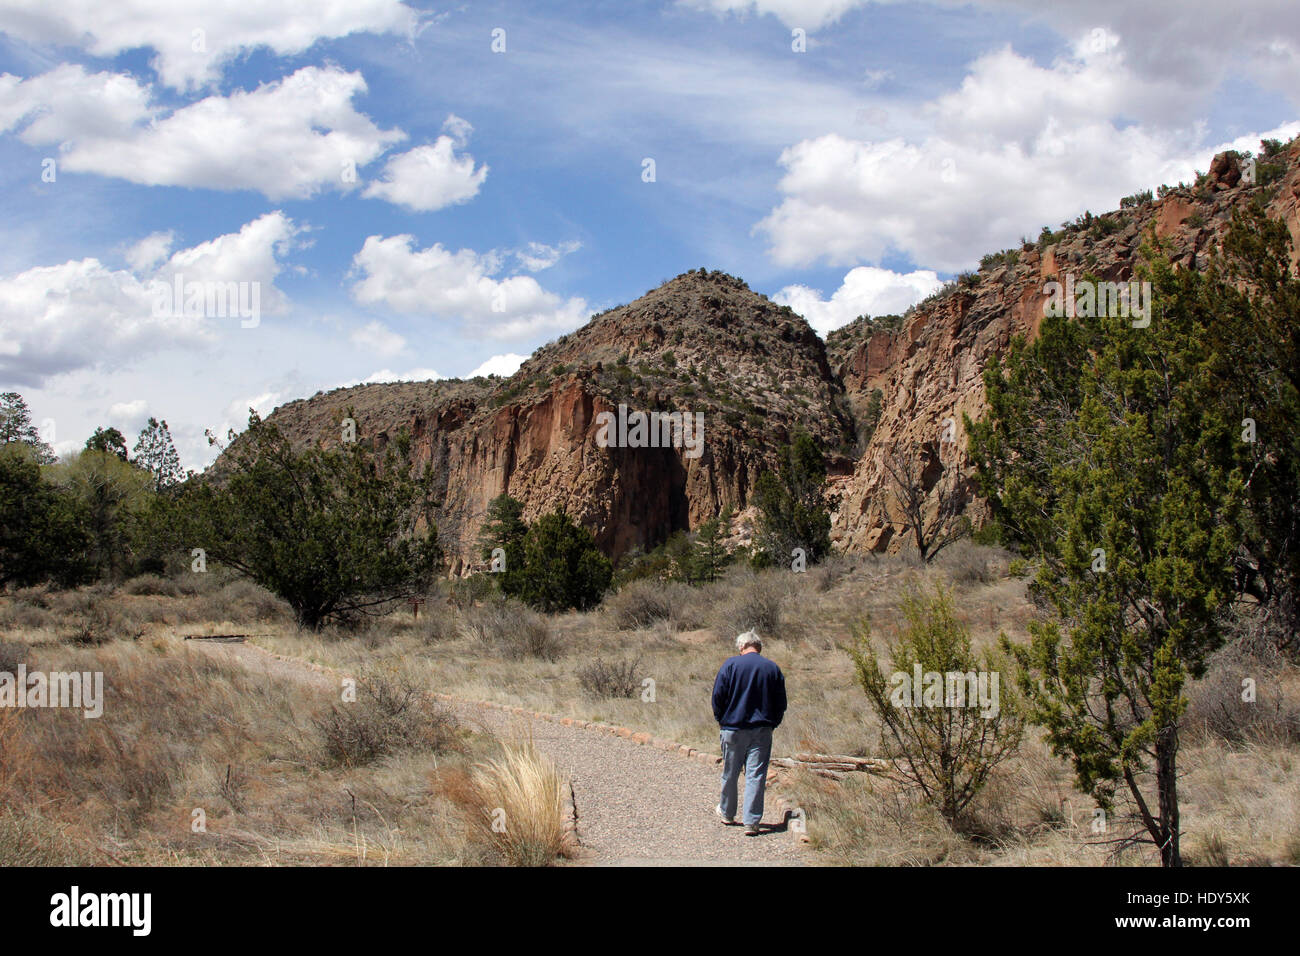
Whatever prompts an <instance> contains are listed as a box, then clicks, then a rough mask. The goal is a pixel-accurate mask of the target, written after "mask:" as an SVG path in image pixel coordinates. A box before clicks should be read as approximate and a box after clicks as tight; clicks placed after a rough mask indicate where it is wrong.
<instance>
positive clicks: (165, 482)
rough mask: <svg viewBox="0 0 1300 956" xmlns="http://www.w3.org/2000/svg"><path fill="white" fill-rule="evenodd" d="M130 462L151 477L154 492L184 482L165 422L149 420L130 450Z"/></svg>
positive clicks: (154, 419) (183, 472)
mask: <svg viewBox="0 0 1300 956" xmlns="http://www.w3.org/2000/svg"><path fill="white" fill-rule="evenodd" d="M131 460H132V461H133V462H135V464H137V465H139V466H140V467H141V468H143V469H145V470H146V471H148V472H149V473H150V474H152V475H153V479H154V490H155V491H165V490H166V489H168V488H172V487H175V486H176V485H178V484H180V483H181V482H182V481H184V480H185V469H183V468H182V467H181V459H180V455H178V454H176V445H175V444H174V443H173V442H172V435H171V430H170V429H168V427H167V422H166V420H163V421H161V422H160V421H159V420H158V419H156V418H152V417H151V418H150V419H149V422H148V424H146V425H145V427H144V428H143V429H141V431H140V438H139V439H138V440H137V441H136V443H135V448H134V449H132V452H131Z"/></svg>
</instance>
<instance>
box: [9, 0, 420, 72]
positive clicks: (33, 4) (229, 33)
mask: <svg viewBox="0 0 1300 956" xmlns="http://www.w3.org/2000/svg"><path fill="white" fill-rule="evenodd" d="M418 19H419V18H418V15H417V14H416V12H415V11H414V10H412V9H411V8H410V7H407V6H404V5H403V4H402V3H400V2H398V0H348V2H347V3H324V4H322V3H303V2H301V0H258V2H256V3H248V2H245V0H114V2H112V3H103V2H100V0H59V2H58V3H49V2H47V0H7V2H6V3H5V4H4V5H3V6H2V7H0V30H3V31H4V32H6V33H9V34H11V35H13V36H16V37H20V38H22V39H23V40H26V41H27V42H29V43H33V44H39V45H49V46H78V47H81V48H82V49H85V50H86V51H87V52H89V53H91V54H93V55H94V56H99V57H112V56H116V55H117V54H119V53H122V52H125V51H127V50H134V49H138V48H139V47H150V48H152V49H153V50H154V51H156V52H155V55H154V57H153V59H152V61H151V65H152V66H153V68H154V69H155V70H157V71H158V74H159V76H160V77H161V78H162V80H163V82H165V83H167V84H168V85H169V86H175V87H189V86H192V85H196V84H202V83H207V82H210V81H212V80H214V79H216V78H217V77H218V76H219V75H220V72H221V69H222V67H223V66H224V64H225V63H227V62H228V61H229V60H230V59H231V58H233V57H234V56H235V55H236V54H238V53H240V52H242V51H246V50H251V49H254V48H257V47H269V48H270V49H272V50H273V51H275V53H277V54H279V55H280V56H289V55H293V54H298V53H302V52H304V51H306V50H308V49H309V48H310V47H311V46H312V45H313V44H315V43H316V42H317V41H318V40H322V39H330V38H335V37H343V36H347V35H348V34H351V33H362V32H365V33H391V34H399V35H404V36H411V35H412V34H413V33H414V31H415V29H416V27H417V25H418ZM196 31H201V32H196Z"/></svg>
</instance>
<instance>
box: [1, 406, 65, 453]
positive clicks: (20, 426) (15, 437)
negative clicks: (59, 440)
mask: <svg viewBox="0 0 1300 956" xmlns="http://www.w3.org/2000/svg"><path fill="white" fill-rule="evenodd" d="M11 443H20V444H23V445H27V446H28V447H29V448H31V450H32V452H33V454H34V455H35V458H36V462H37V464H41V465H52V464H54V463H55V462H56V461H58V456H56V455H55V454H54V451H53V450H52V449H51V448H50V446H49V445H47V444H46V443H45V441H44V440H43V439H42V438H41V433H40V432H39V431H37V429H36V426H34V425H33V424H32V415H31V412H30V411H29V410H28V408H27V402H25V401H24V400H23V397H22V396H21V395H19V394H18V393H17V392H3V393H0V445H8V444H11Z"/></svg>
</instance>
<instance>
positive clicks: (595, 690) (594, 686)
mask: <svg viewBox="0 0 1300 956" xmlns="http://www.w3.org/2000/svg"><path fill="white" fill-rule="evenodd" d="M640 670H641V658H639V657H638V658H637V659H636V660H632V661H622V662H620V663H612V662H610V661H606V660H603V659H602V658H601V657H600V656H599V655H598V656H597V657H596V659H595V660H594V661H592V662H591V663H590V664H587V665H586V666H584V667H580V668H579V669H578V673H577V677H578V686H579V687H581V688H582V692H583V693H584V694H586V695H587V696H588V697H595V698H598V699H604V698H608V697H635V696H636V692H637V690H638V689H639V688H640V686H641V681H640V680H639V678H638V676H637V675H638V674H639V673H640Z"/></svg>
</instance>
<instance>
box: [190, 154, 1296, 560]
mask: <svg viewBox="0 0 1300 956" xmlns="http://www.w3.org/2000/svg"><path fill="white" fill-rule="evenodd" d="M1261 168H1263V167H1261ZM1256 172H1257V175H1256V177H1255V178H1256V182H1253V183H1252V182H1251V181H1250V179H1251V177H1250V175H1249V174H1248V173H1247V172H1246V170H1244V169H1243V167H1242V165H1241V163H1240V162H1238V160H1237V159H1236V158H1235V157H1233V156H1230V155H1224V156H1219V157H1215V160H1214V162H1213V164H1212V165H1211V168H1210V171H1209V173H1208V174H1206V175H1205V176H1204V177H1201V179H1200V180H1198V182H1197V183H1196V184H1194V185H1191V186H1179V187H1176V188H1173V189H1169V190H1163V189H1162V190H1161V196H1160V198H1159V199H1152V200H1146V201H1137V202H1135V203H1134V204H1131V205H1130V206H1129V207H1128V208H1126V209H1123V210H1120V211H1118V212H1113V213H1108V214H1105V215H1102V216H1097V217H1093V216H1091V215H1088V216H1085V217H1083V218H1081V219H1080V220H1078V221H1076V223H1074V224H1072V225H1071V226H1069V227H1066V228H1064V229H1063V230H1061V231H1060V232H1058V233H1056V234H1054V235H1053V236H1052V237H1051V239H1050V241H1047V240H1043V241H1040V243H1039V244H1030V245H1026V246H1025V247H1023V248H1022V249H1020V250H1015V251H1012V252H1010V253H1006V254H1002V255H1001V256H998V257H993V259H991V260H990V262H989V263H988V265H987V267H986V268H984V269H983V270H982V271H981V272H980V273H978V274H976V275H970V276H965V277H963V278H962V279H961V280H959V281H958V282H956V283H954V284H953V285H952V286H951V287H950V288H948V289H947V290H945V291H944V292H943V293H941V294H937V295H935V296H933V297H931V299H929V300H927V301H926V302H924V303H921V304H920V305H918V306H916V307H914V308H913V309H911V310H909V312H908V314H907V315H905V316H903V317H897V316H893V317H885V318H882V319H869V318H863V319H859V320H858V321H856V322H854V323H852V324H851V325H849V326H846V327H845V328H843V329H840V330H838V331H837V332H835V333H833V334H832V335H831V336H829V337H828V340H827V342H826V343H825V344H823V343H822V341H821V340H820V339H819V338H818V337H817V335H816V334H815V333H814V332H813V330H812V329H811V328H810V327H809V326H808V324H807V323H806V322H805V321H804V320H803V319H802V318H800V317H799V316H798V315H796V314H795V313H794V312H792V311H791V310H790V309H788V308H786V307H783V306H777V305H776V304H774V303H773V302H771V301H770V300H768V299H766V298H765V297H763V296H761V295H757V294H756V293H754V292H752V291H751V290H750V289H749V288H748V287H747V286H746V285H745V284H744V283H743V282H742V281H740V280H739V279H736V278H734V277H732V276H728V275H725V274H723V273H718V272H712V273H705V272H704V271H703V270H700V271H698V272H689V273H686V274H684V275H682V276H678V277H677V278H676V279H673V280H671V281H669V282H666V283H664V284H663V285H662V286H660V287H658V288H656V289H652V290H651V291H650V292H648V293H647V294H646V295H644V296H642V297H641V298H640V299H638V300H636V301H635V302H633V303H631V304H629V305H625V306H620V307H618V308H615V309H611V310H608V311H607V312H605V313H602V314H600V315H597V316H593V318H592V319H591V320H590V321H589V322H588V323H587V324H586V325H585V326H583V327H582V328H581V329H578V330H577V331H575V332H573V333H571V334H569V335H566V336H563V337H561V338H560V339H558V340H556V341H555V342H552V343H550V344H548V345H546V346H543V347H542V348H540V349H538V350H537V352H535V353H534V354H533V356H532V357H531V358H530V359H529V360H528V361H527V362H525V363H524V365H523V366H522V367H521V368H520V369H519V371H518V372H516V373H515V374H514V375H512V376H510V377H509V378H506V379H501V378H495V377H493V378H478V379H474V380H472V381H465V382H461V381H442V382H425V383H405V384H391V385H364V386H356V387H353V388H348V389H338V390H335V391H332V392H329V393H317V395H315V396H313V397H312V398H310V399H304V400H301V401H297V402H291V403H289V404H288V405H285V406H283V407H282V408H279V409H277V410H276V411H275V413H274V414H273V415H272V416H271V418H272V420H274V421H275V422H276V424H278V425H279V426H280V427H281V428H282V429H283V430H284V431H285V433H286V434H287V435H288V436H289V437H290V438H291V439H293V440H294V441H298V442H309V441H312V442H322V443H325V444H330V443H333V442H337V441H338V440H339V425H338V423H339V421H340V419H342V418H343V417H344V416H345V415H347V414H348V413H349V410H351V414H352V416H353V417H354V418H355V420H356V423H357V436H358V439H359V440H361V441H363V442H369V443H371V445H372V446H373V447H375V448H382V447H383V445H384V444H385V443H386V442H387V441H389V440H391V438H392V437H393V436H394V435H395V434H396V433H397V432H398V431H399V430H400V429H403V428H405V429H409V431H410V433H411V435H412V437H413V439H414V443H415V449H416V453H417V457H418V460H419V462H420V464H422V465H423V464H428V465H429V466H430V467H431V468H432V469H433V472H434V475H435V477H436V480H437V487H438V493H439V503H438V505H439V506H438V525H439V534H440V538H441V540H442V542H443V545H444V548H445V550H446V552H447V554H448V557H449V558H450V559H451V570H452V571H453V572H459V571H462V570H464V569H465V568H467V567H469V566H471V565H473V564H476V563H477V562H478V560H479V558H478V555H477V553H476V551H477V548H476V547H475V541H476V537H477V533H478V529H479V527H480V525H481V524H482V521H483V518H484V514H485V511H486V508H487V505H488V503H489V502H490V501H491V500H492V499H493V498H494V497H496V496H497V495H499V494H502V493H508V494H510V495H513V496H514V497H516V498H518V499H520V500H521V501H522V502H523V503H524V506H525V512H524V516H525V519H527V520H531V519H533V518H535V517H537V516H538V515H540V514H543V513H546V512H548V511H551V510H554V509H556V508H563V509H564V510H566V511H567V512H568V513H569V514H570V515H572V516H573V517H574V518H575V519H576V520H578V521H580V522H581V523H582V524H583V525H585V526H586V527H588V528H590V529H591V530H592V532H593V533H594V534H595V536H596V539H597V541H598V543H599V544H600V545H601V547H602V548H603V549H604V550H605V551H606V553H608V554H610V555H612V556H614V557H618V556H620V555H622V554H625V553H627V552H629V551H631V550H634V549H637V548H646V549H648V548H650V547H653V546H654V545H656V544H658V543H659V542H661V541H663V540H664V539H665V538H666V537H667V536H668V535H670V534H672V533H673V532H675V531H677V530H681V529H688V528H694V527H697V526H698V525H699V524H700V523H701V522H703V521H705V520H708V519H709V518H712V517H714V516H715V515H717V514H718V513H719V512H720V511H722V510H723V509H724V508H732V509H733V510H734V511H735V512H736V513H737V514H738V515H740V516H741V517H740V519H739V520H738V521H737V523H736V525H735V526H734V527H733V528H732V529H730V534H729V540H731V541H733V542H734V541H742V542H743V541H747V540H749V533H750V531H751V528H750V527H748V523H749V522H750V520H751V519H752V515H753V509H752V507H751V506H750V497H751V490H752V488H753V486H754V482H755V481H756V480H757V478H758V476H759V474H761V473H762V471H764V470H765V469H768V468H771V467H772V466H773V465H774V463H775V453H776V451H777V450H778V449H779V447H780V446H781V445H782V444H783V443H784V442H786V441H787V440H788V439H789V437H790V435H791V433H792V432H793V431H794V430H795V429H805V430H807V431H808V432H810V433H811V434H812V435H813V436H814V437H815V439H816V440H817V442H818V444H819V445H820V446H821V447H822V449H823V450H824V451H825V452H826V454H827V456H828V460H829V464H830V469H829V470H830V478H831V480H830V483H829V484H830V492H831V497H832V501H833V503H834V507H835V513H834V523H833V530H832V537H833V539H834V540H835V542H836V543H837V544H838V545H839V546H840V547H843V548H847V549H851V550H870V551H882V550H890V551H892V550H897V549H899V548H901V547H902V546H903V545H904V531H905V527H904V525H903V524H902V522H901V521H900V520H899V518H898V515H897V513H896V509H895V507H894V506H893V504H892V494H891V489H890V483H889V481H888V479H887V474H886V469H885V464H884V463H885V459H886V456H888V455H890V454H891V453H893V452H894V451H895V450H902V451H903V452H905V453H909V454H917V455H922V456H923V457H924V461H923V462H921V464H922V465H923V467H921V468H920V469H919V472H920V474H921V476H922V477H921V480H922V482H923V483H924V485H925V487H926V488H927V490H931V489H936V488H939V487H944V488H947V487H952V488H954V489H955V490H956V491H957V492H958V493H959V494H960V495H965V496H967V497H969V498H970V501H969V508H970V510H971V514H972V516H973V517H974V518H975V519H976V520H977V521H978V520H979V518H980V516H981V509H980V505H979V503H978V502H977V501H975V500H974V498H973V490H974V486H973V482H972V476H971V469H970V466H969V463H968V461H967V459H966V455H965V447H966V435H965V430H964V428H963V424H962V416H963V415H968V416H969V417H970V418H972V419H977V418H978V417H980V415H982V414H983V412H984V410H985V404H984V387H983V381H982V373H983V370H984V368H985V366H986V364H987V362H988V360H989V358H990V357H991V356H993V355H995V354H999V353H1001V352H1003V351H1004V350H1005V349H1006V348H1007V347H1008V345H1009V344H1010V342H1011V339H1012V337H1013V336H1016V335H1025V336H1033V335H1035V334H1036V333H1037V331H1038V327H1039V323H1040V321H1041V319H1042V315H1043V305H1044V301H1045V300H1046V298H1047V296H1046V293H1045V290H1044V285H1045V283H1047V282H1048V281H1051V280H1056V279H1060V278H1062V277H1064V276H1065V275H1066V274H1069V273H1073V274H1074V275H1075V276H1076V277H1079V278H1082V277H1083V276H1084V275H1085V274H1088V273H1090V274H1092V275H1094V276H1096V277H1097V278H1098V279H1101V280H1107V281H1117V282H1122V281H1126V280H1128V279H1130V278H1132V277H1133V273H1134V268H1135V266H1136V264H1137V262H1138V259H1139V250H1140V246H1141V244H1142V242H1143V241H1144V240H1145V238H1146V237H1147V235H1148V234H1149V232H1150V231H1151V230H1154V232H1155V234H1156V236H1157V237H1159V238H1160V239H1161V240H1162V241H1163V242H1165V243H1167V245H1168V250H1169V255H1170V256H1171V258H1172V260H1173V261H1174V263H1175V264H1176V265H1178V266H1180V267H1184V268H1188V267H1190V268H1196V267H1199V266H1201V265H1203V264H1204V263H1205V262H1206V261H1207V259H1208V257H1209V255H1210V254H1211V253H1213V252H1214V251H1215V249H1216V248H1217V246H1218V244H1219V243H1220V242H1221V240H1222V236H1223V234H1224V232H1225V230H1226V228H1227V225H1228V222H1229V219H1230V216H1231V213H1232V210H1233V209H1234V208H1236V207H1237V206H1238V205H1239V204H1241V203H1244V202H1249V201H1253V200H1255V199H1257V198H1260V197H1263V199H1264V200H1265V201H1266V202H1267V208H1268V210H1269V213H1270V215H1273V216H1276V217H1278V218H1280V219H1282V220H1284V221H1285V222H1286V223H1287V225H1288V227H1289V228H1290V230H1291V234H1292V237H1293V239H1294V241H1295V245H1296V248H1297V249H1300V215H1298V211H1300V143H1297V144H1293V145H1292V146H1291V148H1290V150H1289V153H1288V154H1287V155H1286V156H1284V157H1279V158H1277V159H1276V160H1275V161H1274V162H1273V164H1272V165H1271V167H1270V168H1269V170H1268V171H1267V175H1266V176H1260V175H1258V173H1259V170H1257V171H1256ZM1298 258H1300V255H1298ZM876 390H879V396H878V399H877V400H874V401H873V395H874V393H875V392H876ZM620 405H624V406H627V408H628V409H629V410H631V411H642V412H652V411H658V412H688V413H691V414H696V413H698V414H701V415H703V420H704V429H705V432H704V441H703V444H702V446H701V448H700V453H699V454H698V456H697V455H694V454H692V453H690V450H689V449H688V448H686V447H682V446H681V445H679V446H678V447H665V448H653V447H649V448H629V447H600V445H599V444H598V442H597V432H598V421H599V419H598V416H599V415H600V414H601V413H602V412H617V410H618V409H619V406H620ZM868 419H870V421H868ZM873 425H874V430H872V426H873ZM868 431H870V437H869V439H867V438H866V433H867V432H868ZM214 467H215V468H217V469H218V471H219V468H220V462H218V464H217V465H216V466H214ZM930 508H931V511H933V510H935V509H936V508H937V494H933V493H932V494H931V498H930Z"/></svg>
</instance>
